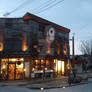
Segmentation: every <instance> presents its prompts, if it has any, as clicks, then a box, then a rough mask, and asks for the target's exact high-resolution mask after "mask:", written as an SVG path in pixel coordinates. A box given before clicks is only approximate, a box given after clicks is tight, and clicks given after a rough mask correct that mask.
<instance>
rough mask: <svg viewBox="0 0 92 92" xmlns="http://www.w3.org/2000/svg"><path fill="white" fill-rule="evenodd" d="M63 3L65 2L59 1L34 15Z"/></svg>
mask: <svg viewBox="0 0 92 92" xmlns="http://www.w3.org/2000/svg"><path fill="white" fill-rule="evenodd" d="M63 1H65V0H60V1H58V2H56V3H53V4H52V5H49V6H48V7H46V8H44V9H42V10H41V11H38V12H36V14H38V13H41V12H44V11H46V10H48V9H50V8H52V7H54V6H56V5H57V4H59V3H61V2H63Z"/></svg>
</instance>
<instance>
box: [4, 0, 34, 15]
mask: <svg viewBox="0 0 92 92" xmlns="http://www.w3.org/2000/svg"><path fill="white" fill-rule="evenodd" d="M28 1H30V0H26V1H24V2H23V3H21V4H20V5H19V6H18V7H16V8H15V9H13V10H12V11H10V12H7V13H5V14H3V16H5V17H6V16H8V15H10V14H11V13H13V12H15V11H17V10H19V9H21V8H23V7H24V6H25V5H26V4H28V3H29V2H28ZM34 1H35V0H31V3H32V2H34Z"/></svg>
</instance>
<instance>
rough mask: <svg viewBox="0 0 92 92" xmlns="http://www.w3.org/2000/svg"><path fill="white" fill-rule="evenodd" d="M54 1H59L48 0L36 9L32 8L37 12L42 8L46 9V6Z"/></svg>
mask: <svg viewBox="0 0 92 92" xmlns="http://www.w3.org/2000/svg"><path fill="white" fill-rule="evenodd" d="M54 1H57V0H47V1H45V2H43V3H42V5H39V6H38V7H36V8H35V9H32V10H31V11H34V13H35V12H37V11H39V10H41V9H44V8H45V7H47V6H49V5H50V4H52V3H53V2H54Z"/></svg>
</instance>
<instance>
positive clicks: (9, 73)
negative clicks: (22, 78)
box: [8, 64, 15, 80]
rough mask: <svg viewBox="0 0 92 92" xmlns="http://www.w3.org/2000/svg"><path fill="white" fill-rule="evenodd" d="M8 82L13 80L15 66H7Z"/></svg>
mask: <svg viewBox="0 0 92 92" xmlns="http://www.w3.org/2000/svg"><path fill="white" fill-rule="evenodd" d="M8 75H9V76H8V78H9V80H14V79H15V64H9V72H8Z"/></svg>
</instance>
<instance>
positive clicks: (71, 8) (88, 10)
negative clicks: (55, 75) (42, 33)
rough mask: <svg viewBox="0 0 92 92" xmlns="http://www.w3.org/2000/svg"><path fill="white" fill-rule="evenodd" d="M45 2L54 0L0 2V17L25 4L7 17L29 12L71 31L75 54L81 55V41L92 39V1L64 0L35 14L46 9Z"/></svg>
mask: <svg viewBox="0 0 92 92" xmlns="http://www.w3.org/2000/svg"><path fill="white" fill-rule="evenodd" d="M26 1H27V2H26ZM47 1H50V3H51V2H52V1H53V2H54V1H55V0H52V1H51V0H0V17H3V14H5V13H6V12H11V11H12V10H14V9H15V8H16V7H18V6H19V5H21V3H23V2H25V4H24V5H23V6H21V7H20V8H19V9H17V10H16V11H15V12H12V13H11V15H9V16H8V17H22V16H23V15H24V14H25V13H26V12H30V13H33V14H35V15H37V16H40V17H42V18H45V19H47V20H49V21H52V22H55V23H56V24H59V25H61V26H64V27H67V28H69V29H70V30H71V33H70V38H71V37H72V34H73V33H75V53H76V54H81V52H80V50H79V47H80V42H81V40H88V39H92V37H91V35H92V31H91V30H92V0H64V1H63V2H61V3H59V4H58V5H56V6H54V7H52V8H49V9H48V10H46V11H44V12H41V13H38V14H37V12H38V11H41V9H42V7H45V8H46V5H45V4H46V2H47ZM56 1H60V0H56ZM44 3H45V4H44ZM52 4H53V3H52ZM39 6H40V7H39ZM38 7H39V8H38ZM43 9H44V8H43Z"/></svg>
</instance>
